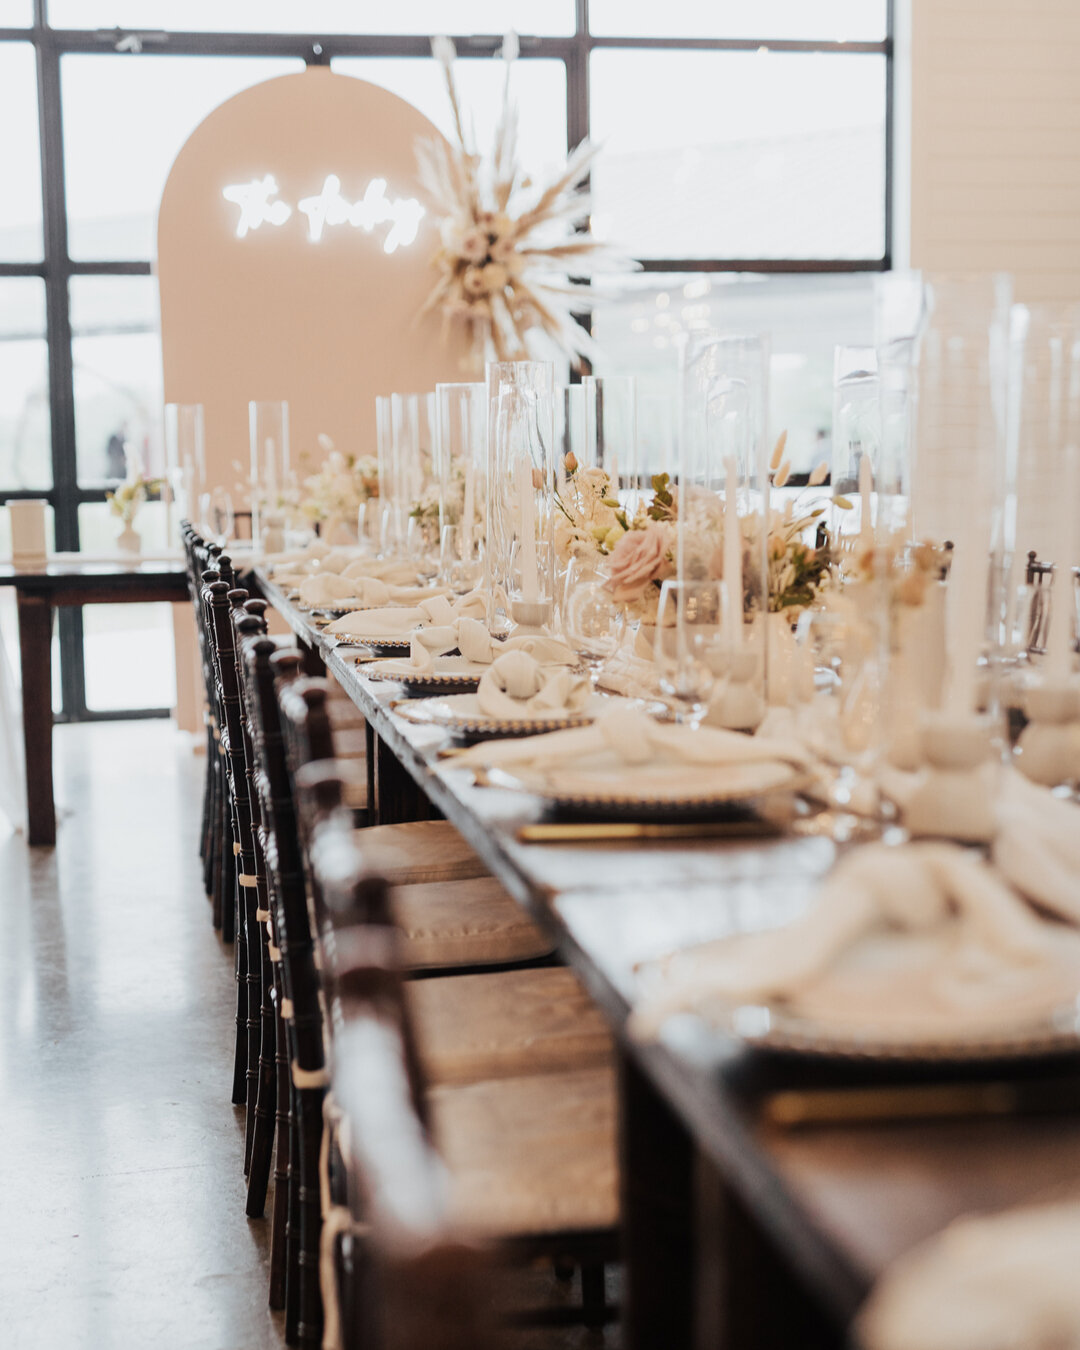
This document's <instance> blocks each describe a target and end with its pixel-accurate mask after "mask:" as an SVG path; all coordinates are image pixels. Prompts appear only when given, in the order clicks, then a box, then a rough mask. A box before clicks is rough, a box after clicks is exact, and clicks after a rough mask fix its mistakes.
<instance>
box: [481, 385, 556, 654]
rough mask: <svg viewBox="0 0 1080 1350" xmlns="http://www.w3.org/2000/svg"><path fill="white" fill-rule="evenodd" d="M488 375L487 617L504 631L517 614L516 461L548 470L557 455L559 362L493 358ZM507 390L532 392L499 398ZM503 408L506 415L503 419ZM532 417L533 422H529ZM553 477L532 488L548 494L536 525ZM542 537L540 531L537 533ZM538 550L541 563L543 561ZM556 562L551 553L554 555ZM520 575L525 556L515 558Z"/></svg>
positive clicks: (544, 514)
mask: <svg viewBox="0 0 1080 1350" xmlns="http://www.w3.org/2000/svg"><path fill="white" fill-rule="evenodd" d="M486 376H487V380H486V383H487V437H488V445H487V452H488V472H487V503H486V521H485V548H484V583H485V586H486V587H487V588H488V595H489V601H488V622H489V626H490V627H491V630H492V632H500V631H506V630H507V629H508V628H509V627H510V626H511V625H512V624H514V623H515V622H517V623H521V622H524V621H523V620H522V619H516V618H515V617H514V614H513V606H512V604H511V593H512V591H513V590H514V581H513V567H514V563H515V557H514V544H515V541H516V539H517V538H518V533H519V526H520V523H521V522H520V513H521V508H522V505H523V502H522V492H521V485H520V482H519V478H518V469H517V467H516V464H517V462H518V461H520V460H521V459H523V458H525V456H526V453H527V454H528V456H529V457H530V458H532V460H533V467H534V469H539V470H540V471H541V474H542V475H543V474H544V472H545V470H546V472H547V473H548V474H549V475H550V474H551V473H552V470H553V465H552V461H553V459H554V454H553V449H554V390H555V367H554V365H553V364H552V363H551V362H548V361H490V362H488V365H487V368H486ZM505 390H517V391H519V392H520V393H522V394H524V395H527V396H528V397H525V398H519V399H509V398H508V399H507V400H506V403H505V404H501V403H500V400H501V397H502V394H503V392H504V391H505ZM500 411H501V413H502V419H501V421H500ZM530 423H531V424H530ZM553 486H554V484H553V481H552V477H550V476H548V477H546V478H545V477H542V482H541V485H540V486H539V487H536V488H534V492H539V493H543V494H545V497H544V498H543V499H541V500H540V501H539V502H538V501H537V499H536V498H535V497H534V498H533V499H532V500H533V505H534V507H536V508H537V512H536V528H537V530H539V529H540V528H541V526H542V522H543V521H544V520H545V519H546V520H548V521H551V505H552V495H553V494H552V489H553ZM538 538H539V536H538ZM540 561H541V559H540V557H539V554H538V556H537V563H538V565H539V564H540ZM552 562H553V559H552ZM517 566H518V576H519V581H521V580H523V578H522V576H521V560H520V557H519V558H518V560H517Z"/></svg>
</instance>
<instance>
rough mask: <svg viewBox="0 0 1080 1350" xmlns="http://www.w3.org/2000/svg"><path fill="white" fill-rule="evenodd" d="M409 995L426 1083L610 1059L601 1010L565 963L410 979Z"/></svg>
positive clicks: (471, 1080) (569, 1067)
mask: <svg viewBox="0 0 1080 1350" xmlns="http://www.w3.org/2000/svg"><path fill="white" fill-rule="evenodd" d="M405 1000H406V1003H407V1004H408V1007H409V1012H410V1014H411V1016H412V1019H413V1023H414V1026H415V1028H416V1038H417V1045H418V1048H419V1052H420V1060H421V1064H422V1067H423V1070H424V1073H425V1076H426V1077H427V1079H428V1081H429V1082H433V1083H475V1082H478V1081H480V1080H481V1079H485V1078H518V1077H521V1076H523V1075H525V1074H534V1073H557V1072H562V1071H567V1070H573V1069H585V1068H594V1067H598V1066H600V1065H606V1064H610V1063H611V1062H612V1057H613V1047H612V1041H611V1035H610V1033H609V1032H608V1030H607V1027H606V1025H605V1023H604V1019H603V1017H601V1015H600V1012H599V1009H597V1008H596V1006H595V1005H594V1004H593V1003H592V1001H591V999H590V998H589V996H588V995H587V994H586V993H585V990H584V989H583V988H582V987H581V984H580V983H579V982H578V980H577V978H576V976H574V975H573V974H572V973H571V972H570V971H569V970H566V969H564V968H562V967H556V966H543V967H538V968H535V969H532V970H502V971H492V972H490V973H488V974H483V975H455V976H450V977H447V978H445V979H430V980H410V981H409V982H408V984H407V985H406V987H405Z"/></svg>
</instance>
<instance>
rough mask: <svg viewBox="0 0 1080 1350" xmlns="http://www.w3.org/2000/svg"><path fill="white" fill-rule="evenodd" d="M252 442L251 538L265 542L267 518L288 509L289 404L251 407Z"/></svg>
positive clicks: (256, 403) (249, 413)
mask: <svg viewBox="0 0 1080 1350" xmlns="http://www.w3.org/2000/svg"><path fill="white" fill-rule="evenodd" d="M248 429H249V433H250V441H251V538H252V541H253V547H258V546H259V544H260V543H261V541H262V534H263V524H264V517H265V516H266V514H267V513H268V512H269V513H270V514H272V515H278V514H279V513H280V512H282V511H283V510H284V508H285V507H286V506H287V501H286V490H287V487H288V484H289V481H290V478H289V405H288V403H285V402H284V401H281V402H259V401H257V400H253V401H252V402H250V403H249V404H248Z"/></svg>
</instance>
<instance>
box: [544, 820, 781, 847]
mask: <svg viewBox="0 0 1080 1350" xmlns="http://www.w3.org/2000/svg"><path fill="white" fill-rule="evenodd" d="M778 833H779V831H778V829H777V827H776V826H775V825H773V824H772V823H771V822H770V821H767V820H721V821H701V822H690V823H687V824H682V825H674V824H672V825H644V824H640V823H638V822H636V821H632V820H630V821H622V820H618V821H580V822H578V821H568V822H566V823H558V822H554V823H551V824H541V825H522V827H521V828H520V829H519V830H518V832H517V837H518V840H519V842H520V843H522V844H585V843H596V842H603V841H605V840H609V841H616V842H617V841H619V840H623V839H740V838H745V837H747V836H751V835H753V836H761V835H774V834H778Z"/></svg>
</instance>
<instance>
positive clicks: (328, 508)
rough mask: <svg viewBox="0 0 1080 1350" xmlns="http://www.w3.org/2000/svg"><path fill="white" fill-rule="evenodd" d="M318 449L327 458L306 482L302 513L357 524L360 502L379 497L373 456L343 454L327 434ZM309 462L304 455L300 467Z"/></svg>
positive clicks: (377, 474)
mask: <svg viewBox="0 0 1080 1350" xmlns="http://www.w3.org/2000/svg"><path fill="white" fill-rule="evenodd" d="M319 446H320V448H321V449H322V451H323V453H324V455H325V458H324V460H323V462H322V463H321V464H320V465H319V468H318V470H317V471H316V472H315V473H313V474H309V475H308V476H307V477H306V478H305V479H304V485H303V490H302V492H301V494H300V501H299V507H300V511H301V513H302V514H303V515H304V516H306V517H307V518H308V519H309V520H318V521H323V520H330V519H332V518H335V517H342V518H346V519H348V520H349V521H350V522H351V523H355V521H356V513H357V511H358V510H359V508H360V505H361V503H363V502H366V501H370V500H371V498H372V497H377V496H378V495H379V465H378V462H377V460H376V459H375V457H374V456H373V455H353V454H342V452H341V451H340V450H337V449H335V447H334V442H333V441H332V440H331V439H330V437H329V436H327V435H325V434H322V435H320V436H319ZM307 459H308V456H307V455H305V454H301V456H300V463H301V465H303V464H305V462H306V461H307ZM280 504H281V505H287V504H288V503H286V502H282V503H280Z"/></svg>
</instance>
